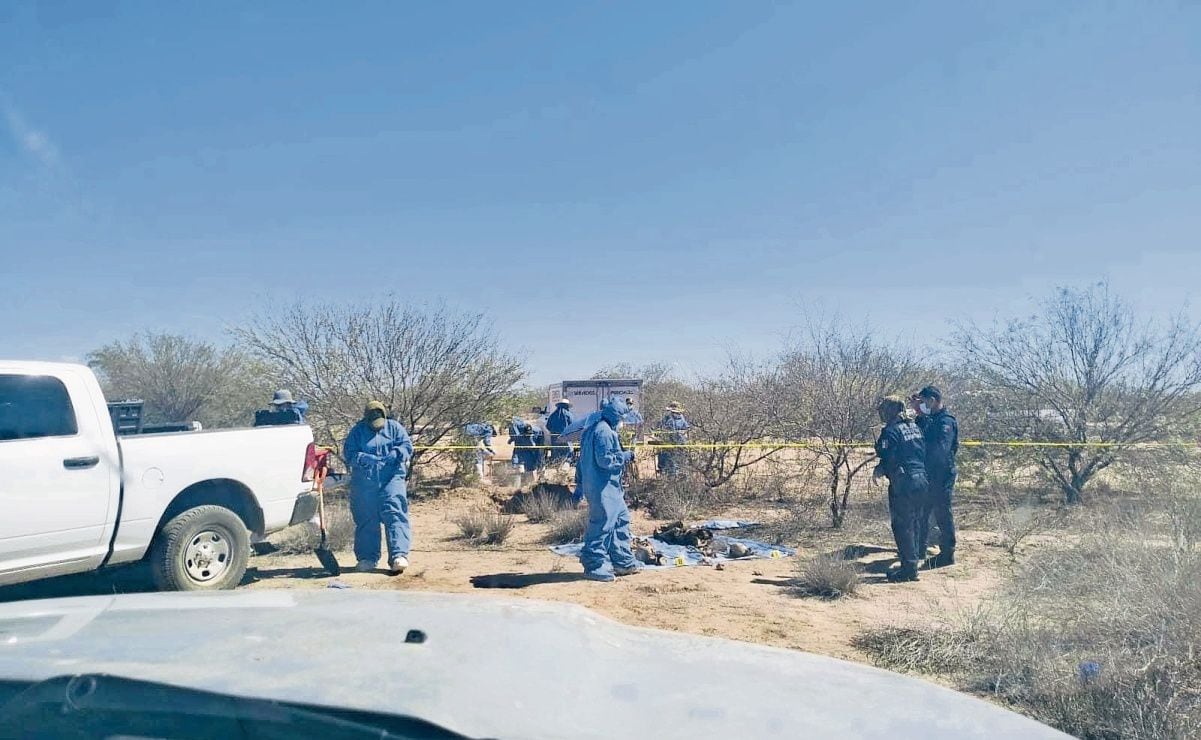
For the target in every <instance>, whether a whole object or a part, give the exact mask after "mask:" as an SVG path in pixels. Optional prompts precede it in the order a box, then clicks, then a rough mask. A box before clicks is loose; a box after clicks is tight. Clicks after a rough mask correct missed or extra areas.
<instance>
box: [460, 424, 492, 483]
mask: <svg viewBox="0 0 1201 740" xmlns="http://www.w3.org/2000/svg"><path fill="white" fill-rule="evenodd" d="M463 433H464V434H466V435H467V436H468V437H470V438H471V439H473V440H474V441H475V444H476V449H475V473H476V475H478V476H479V477H480V478H481V479H483V478H487V477H488V476H487V474H486V466H485V463H486V462H487V460H488V459H489V458H491V457H495V456H496V450H494V449H492V438H493V437H495V436H496V427H494V426H492V425H491V424H488V423H485V422H476V423H474V424H468V425H466V426H464V427H463Z"/></svg>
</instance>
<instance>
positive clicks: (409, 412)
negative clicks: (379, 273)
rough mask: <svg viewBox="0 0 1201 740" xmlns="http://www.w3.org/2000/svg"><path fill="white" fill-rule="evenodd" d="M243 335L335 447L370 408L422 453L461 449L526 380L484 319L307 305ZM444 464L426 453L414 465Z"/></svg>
mask: <svg viewBox="0 0 1201 740" xmlns="http://www.w3.org/2000/svg"><path fill="white" fill-rule="evenodd" d="M235 335H236V336H237V338H238V339H239V341H240V342H241V344H242V346H243V347H244V348H245V349H246V351H247V352H249V353H251V354H252V355H253V356H254V357H256V358H258V359H259V360H261V361H262V362H263V363H265V364H266V366H267V368H268V370H269V371H270V375H271V377H272V378H274V379H275V380H276V382H278V383H279V384H280V386H281V387H286V388H291V389H292V390H293V391H294V392H297V393H299V394H300V396H301V397H303V398H306V399H308V400H309V402H310V404H311V406H310V410H309V420H310V422H311V424H312V425H313V428H314V430H315V432H316V433H317V436H318V438H319V441H321V442H327V443H328V442H340V441H341V440H342V439H343V437H344V436H345V434H346V432H347V430H348V429H349V428H350V426H351V425H352V424H354V423H355V421H357V420H358V419H359V417H360V415H361V413H362V410H363V404H364V403H365V402H366V401H368V400H370V399H376V400H379V401H382V402H383V403H384V405H385V406H387V407H388V408H389V409H390V410H391V414H392V415H393V416H394V417H395V418H396V419H398V420H399V421H400V422H401V423H402V424H404V426H405V428H406V429H408V431H409V433H410V434H411V435H412V436H413V440H414V442H415V443H417V444H418V445H421V446H425V447H428V446H429V445H435V444H437V443H439V442H444V441H450V440H453V439H454V437H455V436H456V435H457V434H458V433H459V430H460V429H462V428H463V426H464V425H465V424H468V423H471V422H479V421H484V420H487V419H490V418H499V414H500V413H502V412H503V411H504V410H506V409H507V408H508V407H509V405H510V404H511V402H512V400H513V399H514V398H515V395H514V394H515V386H516V384H517V383H518V382H519V381H520V380H521V379H522V377H523V375H524V370H523V368H522V364H521V362H520V361H519V360H517V359H516V358H515V357H513V356H512V355H510V354H509V353H507V352H505V351H504V350H502V349H501V348H500V344H499V341H498V338H497V336H496V334H495V332H494V331H493V329H492V328H491V327H490V326H489V325H488V324H487V323H486V322H485V321H484V317H483V315H482V314H460V313H456V312H454V311H452V310H450V309H449V308H447V307H446V306H441V305H433V306H413V305H407V304H404V303H401V302H400V301H397V300H395V299H392V300H384V301H377V302H373V303H370V304H364V305H358V306H338V305H331V304H312V303H300V304H296V305H295V306H292V307H291V308H287V309H285V310H282V311H280V312H277V313H271V314H266V315H262V316H260V317H258V318H257V319H256V320H255V321H253V322H252V323H250V324H249V325H247V326H245V327H243V328H240V329H237V330H235ZM441 454H445V453H441V452H437V451H430V450H429V449H419V450H417V451H416V452H415V453H414V455H413V463H414V465H416V464H418V463H419V462H423V461H430V460H433V459H436V458H437V457H438V455H441ZM423 458H424V460H423Z"/></svg>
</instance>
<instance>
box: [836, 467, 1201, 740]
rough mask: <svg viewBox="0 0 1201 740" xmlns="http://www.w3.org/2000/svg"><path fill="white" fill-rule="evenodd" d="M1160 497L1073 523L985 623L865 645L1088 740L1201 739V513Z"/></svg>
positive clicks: (1019, 574)
mask: <svg viewBox="0 0 1201 740" xmlns="http://www.w3.org/2000/svg"><path fill="white" fill-rule="evenodd" d="M1148 493H1151V492H1148ZM1153 499H1154V503H1153V504H1151V505H1148V506H1142V507H1140V506H1136V505H1132V503H1131V502H1130V500H1125V501H1122V502H1121V503H1120V505H1114V506H1102V505H1097V506H1095V507H1093V508H1091V509H1087V508H1086V509H1084V510H1078V511H1074V512H1071V513H1070V515H1069V516H1067V517H1066V522H1065V525H1066V526H1067V527H1068V528H1067V529H1066V530H1064V532H1063V533H1062V534H1061V536H1060V537H1059V542H1058V543H1057V544H1049V545H1044V546H1043V547H1042V549H1038V550H1033V552H1031V553H1029V554H1028V555H1027V556H1026V558H1025V559H1024V560H1022V561H1020V562H1019V565H1018V567H1017V569H1016V571H1015V574H1014V576H1013V579H1012V583H1011V584H1010V585H1009V586H1008V587H1007V588H1006V589H1005V590H1004V591H1003V592H1002V593H1001V594H999V595H998V596H997V597H996V599H995V600H994V601H993V602H992V603H991V604H990V605H989V606H988V608H987V609H986V610H984V611H981V612H978V613H973V614H969V615H955V616H952V617H948V618H947V619H946V620H945V621H946V624H945V625H942V626H940V627H937V628H933V629H927V628H917V629H909V628H889V629H886V630H877V631H874V632H870V633H867V634H865V635H862V636H860V638H859V640H858V643H857V645H858V647H860V649H862V650H864V651H865V652H866V653H867V654H868V655H870V656H871V657H872V658H873V660H874V661H875V662H876V663H877V664H879V665H881V666H884V667H887V668H892V669H894V670H907V671H913V672H918V673H933V674H942V675H945V676H948V677H953V678H954V679H955V680H956V681H958V683H959V684H960V685H961V687H962V688H964V689H967V690H973V691H977V692H980V693H985V694H988V695H991V696H993V697H995V698H997V699H999V700H1001V701H1003V702H1005V703H1007V704H1009V705H1010V706H1012V707H1013V708H1014V709H1016V710H1018V711H1021V712H1023V713H1024V714H1028V715H1030V716H1033V717H1034V718H1036V719H1039V720H1041V721H1043V722H1046V723H1048V724H1050V725H1053V726H1055V727H1058V728H1059V729H1061V730H1063V731H1064V732H1067V733H1070V734H1073V735H1076V736H1078V737H1084V738H1146V739H1147V740H1150V739H1151V738H1155V739H1156V740H1159V739H1160V738H1187V737H1198V736H1201V661H1198V660H1197V657H1196V656H1197V655H1198V654H1199V653H1201V550H1199V549H1198V545H1199V541H1198V540H1199V539H1201V537H1199V536H1198V534H1199V533H1201V525H1199V524H1198V517H1201V503H1199V498H1198V496H1197V495H1196V494H1189V495H1182V494H1179V493H1178V492H1173V491H1171V490H1168V489H1161V490H1156V491H1154V494H1153Z"/></svg>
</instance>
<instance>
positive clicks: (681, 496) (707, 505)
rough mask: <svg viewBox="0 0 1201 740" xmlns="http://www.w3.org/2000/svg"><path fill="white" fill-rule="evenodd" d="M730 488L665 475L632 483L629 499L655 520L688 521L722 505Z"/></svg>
mask: <svg viewBox="0 0 1201 740" xmlns="http://www.w3.org/2000/svg"><path fill="white" fill-rule="evenodd" d="M726 493H727V491H725V490H723V489H715V488H710V487H708V486H706V485H705V483H704V481H702V480H701V479H700V478H697V477H695V476H690V475H679V476H662V477H658V478H653V479H651V480H648V481H644V482H641V483H638V484H637V485H635V486H631V490H630V493H629V496H628V497H627V499H628V500H629V501H630V505H631V506H633V507H635V508H639V507H641V508H644V509H646V511H647V513H649V514H650V515H651V516H652V517H654V518H656V519H679V520H682V521H688V520H689V519H693V518H695V517H697V516H699V515H702V514H704V513H706V512H710V511H713V510H714V509H717V508H720V507H721V506H723V505H724V504H725V503H726V501H727V499H726Z"/></svg>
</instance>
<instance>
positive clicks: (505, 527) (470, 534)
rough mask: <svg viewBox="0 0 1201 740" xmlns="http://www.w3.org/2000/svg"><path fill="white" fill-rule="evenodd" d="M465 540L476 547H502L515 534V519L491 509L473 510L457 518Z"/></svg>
mask: <svg viewBox="0 0 1201 740" xmlns="http://www.w3.org/2000/svg"><path fill="white" fill-rule="evenodd" d="M454 523H455V524H456V525H457V526H458V527H459V532H460V533H461V534H462V536H463V539H465V540H467V541H469V542H471V543H472V544H476V545H500V544H503V543H504V541H505V540H507V539H508V538H509V535H510V534H511V533H512V532H513V526H514V522H513V517H511V516H508V515H505V514H502V513H500V512H498V511H493V510H491V509H483V508H480V509H472V510H471V511H468V512H466V513H463V514H460V515H459V516H457V517H455V519H454Z"/></svg>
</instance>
